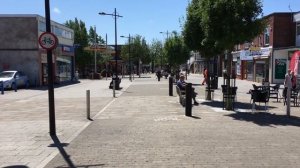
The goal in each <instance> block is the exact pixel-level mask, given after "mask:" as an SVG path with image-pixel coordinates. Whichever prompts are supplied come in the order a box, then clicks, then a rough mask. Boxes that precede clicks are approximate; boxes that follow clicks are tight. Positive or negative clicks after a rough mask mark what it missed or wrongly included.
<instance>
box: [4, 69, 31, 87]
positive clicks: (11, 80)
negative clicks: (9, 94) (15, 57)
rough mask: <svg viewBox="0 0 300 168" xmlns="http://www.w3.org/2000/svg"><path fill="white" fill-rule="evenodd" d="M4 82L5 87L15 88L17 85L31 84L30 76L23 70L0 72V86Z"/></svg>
mask: <svg viewBox="0 0 300 168" xmlns="http://www.w3.org/2000/svg"><path fill="white" fill-rule="evenodd" d="M1 83H3V86H4V89H14V88H15V86H17V87H18V88H19V87H24V86H26V87H27V86H28V85H29V80H28V77H27V76H26V75H25V74H24V73H23V72H21V71H3V72H1V73H0V87H1Z"/></svg>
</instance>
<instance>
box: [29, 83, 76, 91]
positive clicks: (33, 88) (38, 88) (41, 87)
mask: <svg viewBox="0 0 300 168" xmlns="http://www.w3.org/2000/svg"><path fill="white" fill-rule="evenodd" d="M78 83H80V81H76V82H63V83H60V84H54V88H60V87H64V86H70V85H75V84H78ZM28 89H29V90H48V85H46V86H39V87H29V88H28Z"/></svg>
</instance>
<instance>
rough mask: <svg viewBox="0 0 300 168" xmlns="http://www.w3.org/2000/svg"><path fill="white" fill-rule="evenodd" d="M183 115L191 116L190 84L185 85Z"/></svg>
mask: <svg viewBox="0 0 300 168" xmlns="http://www.w3.org/2000/svg"><path fill="white" fill-rule="evenodd" d="M185 116H192V84H191V83H187V84H186V86H185Z"/></svg>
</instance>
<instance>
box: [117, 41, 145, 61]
mask: <svg viewBox="0 0 300 168" xmlns="http://www.w3.org/2000/svg"><path fill="white" fill-rule="evenodd" d="M128 40H129V39H128ZM128 44H129V41H128V42H127V45H125V46H123V47H122V50H121V57H122V59H124V60H128V55H129V48H128V47H129V45H128ZM130 59H131V61H132V62H133V63H135V64H138V62H139V60H141V61H142V62H143V64H148V63H150V61H151V57H150V50H149V47H148V45H147V43H146V40H145V38H143V37H141V36H139V35H136V36H134V37H132V38H131V41H130Z"/></svg>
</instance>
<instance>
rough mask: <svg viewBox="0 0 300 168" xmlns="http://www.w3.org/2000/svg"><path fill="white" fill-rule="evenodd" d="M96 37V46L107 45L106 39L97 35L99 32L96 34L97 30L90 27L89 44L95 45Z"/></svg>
mask: <svg viewBox="0 0 300 168" xmlns="http://www.w3.org/2000/svg"><path fill="white" fill-rule="evenodd" d="M95 36H96V44H104V43H105V41H104V39H103V38H102V37H101V36H99V35H98V34H97V32H95V28H93V27H92V26H90V30H89V35H88V39H89V44H94V43H95Z"/></svg>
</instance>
